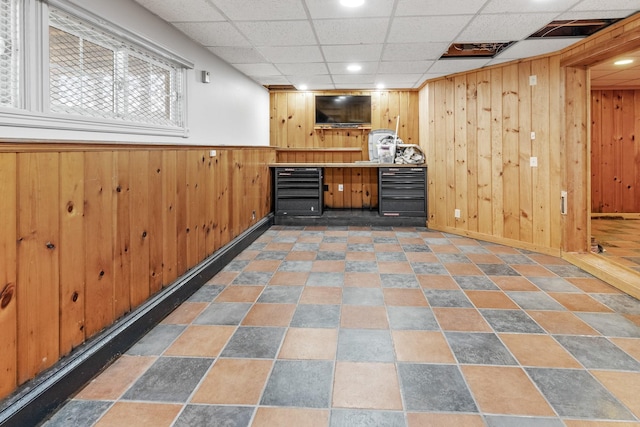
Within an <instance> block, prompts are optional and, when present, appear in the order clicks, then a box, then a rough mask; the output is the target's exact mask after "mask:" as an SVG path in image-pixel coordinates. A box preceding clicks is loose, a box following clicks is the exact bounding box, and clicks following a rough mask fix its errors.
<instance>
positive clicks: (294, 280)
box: [269, 271, 309, 286]
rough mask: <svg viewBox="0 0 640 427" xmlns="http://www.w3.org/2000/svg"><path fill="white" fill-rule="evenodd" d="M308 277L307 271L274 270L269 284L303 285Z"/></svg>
mask: <svg viewBox="0 0 640 427" xmlns="http://www.w3.org/2000/svg"><path fill="white" fill-rule="evenodd" d="M308 277H309V272H304V271H276V272H275V273H274V274H273V276H272V277H271V280H270V281H269V286H304V284H305V282H306V281H307V278H308Z"/></svg>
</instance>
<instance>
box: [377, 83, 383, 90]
mask: <svg viewBox="0 0 640 427" xmlns="http://www.w3.org/2000/svg"><path fill="white" fill-rule="evenodd" d="M376 88H377V89H384V83H378V84H377V85H376Z"/></svg>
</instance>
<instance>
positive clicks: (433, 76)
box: [418, 73, 447, 85]
mask: <svg viewBox="0 0 640 427" xmlns="http://www.w3.org/2000/svg"><path fill="white" fill-rule="evenodd" d="M446 75H447V73H427V74H425V75H423V76H422V78H420V80H419V81H418V84H419V85H422V84H423V83H424V82H426V81H427V80H433V79H438V78H440V77H444V76H446Z"/></svg>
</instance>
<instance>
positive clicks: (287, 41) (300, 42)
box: [237, 21, 316, 46]
mask: <svg viewBox="0 0 640 427" xmlns="http://www.w3.org/2000/svg"><path fill="white" fill-rule="evenodd" d="M237 25H238V29H239V30H240V31H242V33H244V35H245V36H246V37H247V38H248V39H249V40H250V41H251V43H253V45H254V46H304V45H314V44H316V38H315V36H314V35H313V31H312V29H311V25H310V24H309V22H308V21H262V22H238V23H237Z"/></svg>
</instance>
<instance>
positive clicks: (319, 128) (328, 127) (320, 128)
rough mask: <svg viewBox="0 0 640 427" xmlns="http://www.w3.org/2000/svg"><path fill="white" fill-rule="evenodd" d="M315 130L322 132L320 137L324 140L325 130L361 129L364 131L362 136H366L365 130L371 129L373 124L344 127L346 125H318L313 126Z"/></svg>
mask: <svg viewBox="0 0 640 427" xmlns="http://www.w3.org/2000/svg"><path fill="white" fill-rule="evenodd" d="M313 129H314V130H316V131H319V132H320V139H321V140H322V141H324V132H325V131H336V130H342V131H344V130H346V131H353V130H359V131H361V132H362V136H363V137H364V134H365V131H369V130H371V125H366V126H353V127H344V126H335V127H334V126H331V125H316V126H314V127H313Z"/></svg>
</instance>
